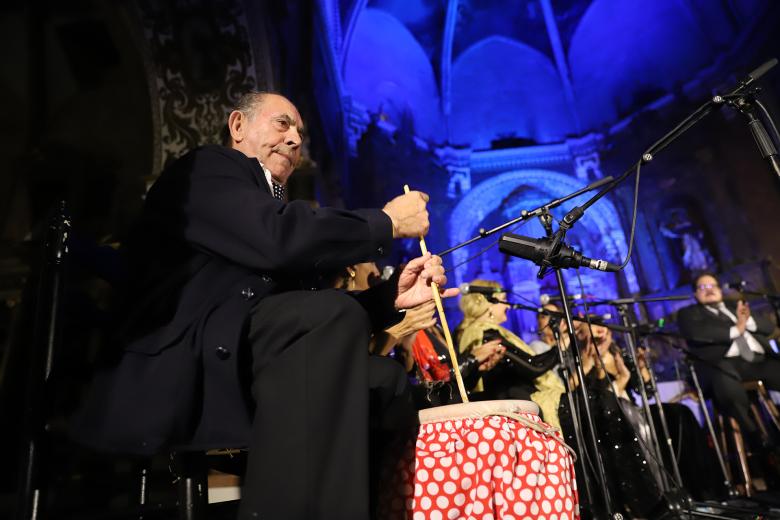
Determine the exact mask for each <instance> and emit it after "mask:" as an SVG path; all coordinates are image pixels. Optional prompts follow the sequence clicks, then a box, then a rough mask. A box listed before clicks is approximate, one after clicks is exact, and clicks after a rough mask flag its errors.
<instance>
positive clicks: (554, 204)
mask: <svg viewBox="0 0 780 520" xmlns="http://www.w3.org/2000/svg"><path fill="white" fill-rule="evenodd" d="M613 180H614V178H613V177H612V176H608V177H604V178H603V179H599V180H597V181H596V182H593V183H591V184H589V185H587V186H585V187H584V188H582V189H579V190H577V191H575V192H574V193H570V194H569V195H566V196H565V197H561V198H560V199H555V200H553V201H550V202H548V203H547V204H544V205H542V206H539V207H538V208H536V209H533V210H531V211H525V210H523V211H522V213H521V214H520V216H519V217H517V218H515V219H512V220H510V221H509V222H505V223H503V224H501V225H500V226H497V227H494V228H493V229H491V230H488V231H485V230H484V229H480V231H479V235H478V236H475V237H474V238H470V239H468V240H466V241H465V242H461V243H460V244H457V245H454V246H452V247H451V248H449V249H445V250H444V251H442V252H441V253H437V256H440V257H442V256H444V255H448V254H450V253H452V252H453V251H455V250H457V249H460V248H462V247H465V246H467V245H469V244H473V243H474V242H476V241H477V240H482V239H483V238H485V237H489V236H490V235H493V234H495V233H498V232H499V231H501V230H502V229H506V228H508V227H509V226H514V225H515V224H517V223H519V222H522V221H524V220H528V219H531V218H533V217H538V216H539V215H541V214H542V213H544V212H546V211H548V210H550V209H552V208H556V207H558V206H560V205H561V204H563V203H564V202H566V201H568V200H571V199H573V198H575V197H579V196H580V195H582V194H583V193H587V192H589V191H593V190H595V189H598V188H600V187H601V186H603V185H604V184H607V183H610V182H612V181H613Z"/></svg>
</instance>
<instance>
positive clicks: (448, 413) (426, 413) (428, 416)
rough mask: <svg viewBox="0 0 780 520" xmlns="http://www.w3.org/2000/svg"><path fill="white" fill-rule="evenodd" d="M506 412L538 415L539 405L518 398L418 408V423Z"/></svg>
mask: <svg viewBox="0 0 780 520" xmlns="http://www.w3.org/2000/svg"><path fill="white" fill-rule="evenodd" d="M507 413H510V414H519V413H532V414H534V415H539V406H537V404H536V403H534V402H532V401H521V400H518V399H505V400H501V401H476V402H473V403H459V404H449V405H447V406H437V407H435V408H427V409H425V410H420V424H427V423H432V422H440V421H447V420H451V419H479V418H480V417H487V416H490V415H504V414H507Z"/></svg>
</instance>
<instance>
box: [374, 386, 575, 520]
mask: <svg viewBox="0 0 780 520" xmlns="http://www.w3.org/2000/svg"><path fill="white" fill-rule="evenodd" d="M538 414H539V409H538V407H537V406H536V404H534V403H532V402H530V401H510V400H506V401H482V402H472V403H465V404H455V405H449V406H441V407H437V408H431V409H427V410H422V411H420V427H419V431H418V435H417V439H416V443H415V445H414V446H413V447H412V446H411V445H410V446H409V449H408V450H407V452H406V456H404V457H401V458H400V460H399V461H398V462H397V464H395V467H394V468H392V471H391V473H390V478H389V479H385V483H384V485H383V486H382V487H383V489H382V492H381V493H380V497H381V499H380V508H379V516H380V518H384V519H391V518H392V519H400V518H407V519H411V520H419V519H433V520H439V519H456V518H457V519H483V520H487V519H499V518H501V519H504V520H511V519H517V520H521V519H524V518H536V519H546V520H574V519H576V518H579V509H578V503H577V490H576V480H575V477H574V462H573V458H572V452H571V449H570V448H569V447H568V446H567V445H566V444H565V443H564V441H563V438H562V436H561V434H560V432H559V431H558V429H557V428H553V427H552V426H549V425H548V424H546V423H544V422H543V421H542V420H541V419H540V418H539V415H538Z"/></svg>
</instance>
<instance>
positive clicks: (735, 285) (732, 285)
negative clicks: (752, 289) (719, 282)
mask: <svg viewBox="0 0 780 520" xmlns="http://www.w3.org/2000/svg"><path fill="white" fill-rule="evenodd" d="M746 285H747V282H746V281H745V280H734V281H732V282H726V283H724V284H723V288H724V289H734V290H735V291H741V290H743V289H744V288H745V286H746Z"/></svg>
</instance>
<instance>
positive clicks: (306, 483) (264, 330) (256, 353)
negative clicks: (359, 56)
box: [73, 92, 457, 519]
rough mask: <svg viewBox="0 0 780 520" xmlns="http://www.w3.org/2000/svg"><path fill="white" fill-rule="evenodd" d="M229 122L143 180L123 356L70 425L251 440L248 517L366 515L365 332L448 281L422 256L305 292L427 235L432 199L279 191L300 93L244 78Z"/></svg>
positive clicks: (163, 442) (194, 445) (191, 444)
mask: <svg viewBox="0 0 780 520" xmlns="http://www.w3.org/2000/svg"><path fill="white" fill-rule="evenodd" d="M228 129H229V133H230V145H229V146H227V147H223V146H204V147H200V148H197V149H195V150H193V151H191V152H189V153H187V154H185V155H184V156H182V157H181V158H179V159H178V160H176V161H175V162H173V163H172V164H171V165H170V167H168V168H167V169H166V171H165V172H164V173H163V174H162V175H161V176H160V178H159V179H158V180H157V182H156V183H155V184H154V186H153V187H152V188H151V189H150V191H149V193H148V195H147V197H146V201H145V205H144V210H143V213H142V215H141V217H140V219H139V221H138V223H137V225H136V227H135V230H134V232H133V234H132V235H131V237H130V238H129V239H128V241H127V243H126V244H125V248H124V250H123V254H124V255H125V258H126V259H127V265H128V266H129V269H130V273H129V281H128V284H127V287H126V291H125V295H124V305H123V306H122V307H121V309H120V311H121V312H120V313H119V315H120V316H121V317H122V324H121V327H120V333H119V335H118V337H117V339H116V342H115V345H116V346H117V350H118V352H117V356H116V359H114V360H112V361H113V362H112V364H111V365H110V366H107V367H105V368H104V369H103V370H102V371H100V372H99V373H98V374H97V376H96V379H95V382H94V385H93V392H92V393H91V394H90V395H89V396H88V398H87V399H86V400H85V403H84V406H83V408H82V410H81V413H80V414H79V415H78V416H77V417H75V418H74V422H73V434H74V436H75V437H76V438H77V439H78V440H80V441H81V442H83V443H85V444H88V445H91V446H93V447H97V448H101V449H106V450H113V451H126V452H132V453H139V454H150V453H153V452H157V451H160V450H162V449H165V448H170V447H176V446H186V447H187V448H189V449H209V448H219V447H225V446H230V447H235V446H248V447H249V458H248V467H247V473H246V476H245V479H244V488H243V493H242V497H243V498H242V501H241V508H240V512H239V517H240V518H242V519H244V518H247V519H249V518H285V519H332V518H344V519H346V518H368V516H369V499H368V494H369V493H368V487H369V485H368V471H369V464H368V451H369V439H368V423H369V415H368V414H369V391H368V386H369V382H368V378H369V368H368V364H369V361H368V359H369V356H368V355H367V353H366V345H367V344H368V341H369V332H370V331H371V330H382V329H384V328H386V327H387V326H389V325H391V324H392V323H393V322H394V321H396V320H397V319H398V313H397V310H398V309H405V308H410V307H414V306H417V305H420V304H423V303H425V302H427V301H429V300H430V299H431V288H430V284H431V282H436V283H438V284H440V285H443V284H445V283H446V277H445V276H444V274H443V273H444V270H443V268H442V266H441V260H440V259H439V258H438V257H435V256H430V255H428V256H424V257H421V258H418V259H414V260H412V261H410V262H409V263H408V264H407V266H406V267H405V268H404V269H403V270H402V271H399V272H398V273H397V275H396V276H395V277H394V278H393V279H391V280H390V281H388V282H387V283H384V284H380V285H377V286H376V287H374V288H373V289H371V290H367V291H364V292H363V293H360V294H357V295H349V294H346V293H344V292H342V291H337V290H334V289H328V290H319V291H318V290H310V289H311V288H312V287H314V286H315V284H316V283H317V279H318V277H319V276H321V274H322V273H324V272H327V271H333V270H336V269H341V268H343V267H345V266H347V265H352V264H355V263H359V262H364V261H368V260H371V259H373V258H376V257H381V256H384V255H386V254H388V253H389V251H390V248H391V245H392V240H393V239H394V238H402V237H417V236H419V235H424V234H425V233H426V232H427V229H428V216H427V211H426V202H427V196H426V195H425V194H423V193H420V192H411V193H409V194H405V195H402V196H399V197H397V198H395V199H393V200H392V201H390V202H388V203H387V205H385V207H384V208H382V209H365V210H355V211H346V210H341V209H334V208H312V207H311V206H310V205H309V204H308V203H307V202H303V201H293V202H289V203H288V202H286V201H285V196H284V190H285V185H286V183H287V180H288V178H289V177H290V175H291V174H292V172H293V169H294V168H295V166H296V165H297V164H298V162H299V160H300V157H301V143H302V140H303V135H304V127H303V121H302V119H301V116H300V114H299V112H298V110H297V109H296V108H295V106H294V105H293V104H292V103H291V102H290V101H289V100H287V99H286V98H284V97H283V96H280V95H276V94H270V93H261V92H251V93H249V94H247V95H245V96H244V97H242V98H241V100H240V101H239V103H238V105H237V107H236V109H235V110H233V111H232V112H231V113H230V115H229V117H228ZM456 292H457V291H456V290H447V291H444V296H450V295H452V294H454V293H456Z"/></svg>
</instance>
